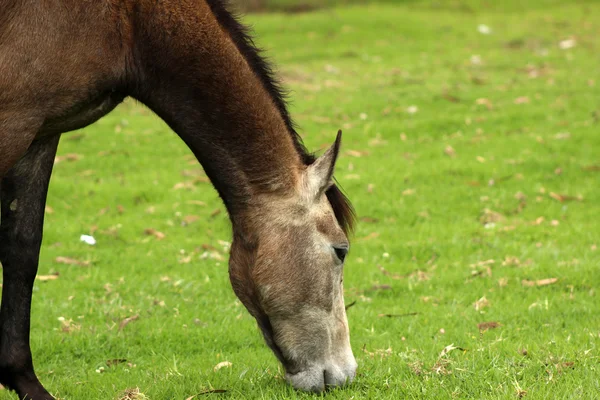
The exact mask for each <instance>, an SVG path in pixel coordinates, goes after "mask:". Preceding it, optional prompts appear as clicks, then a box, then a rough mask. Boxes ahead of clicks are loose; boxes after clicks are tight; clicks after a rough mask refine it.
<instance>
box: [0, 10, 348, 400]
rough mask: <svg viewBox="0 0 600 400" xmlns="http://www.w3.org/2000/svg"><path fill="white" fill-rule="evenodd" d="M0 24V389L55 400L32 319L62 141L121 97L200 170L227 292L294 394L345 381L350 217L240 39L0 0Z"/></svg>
mask: <svg viewBox="0 0 600 400" xmlns="http://www.w3.org/2000/svg"><path fill="white" fill-rule="evenodd" d="M4 3H5V4H3V8H2V9H0V202H1V207H2V208H1V210H2V214H1V220H0V261H1V262H2V266H3V292H2V303H1V309H0V383H2V384H4V385H5V386H8V387H9V388H12V389H14V390H15V391H16V392H17V394H18V395H19V396H20V398H27V399H34V400H38V399H52V396H51V395H50V394H48V392H47V391H46V390H45V389H44V388H43V386H42V385H41V384H40V382H39V381H38V379H37V377H36V376H35V373H34V371H33V363H32V357H31V351H30V348H29V318H30V317H29V315H30V306H31V292H32V287H33V281H34V279H35V275H36V273H37V265H38V260H39V249H40V245H41V239H42V227H43V215H44V204H45V199H46V193H47V189H48V181H49V179H50V175H51V172H52V165H53V161H54V156H55V153H56V148H57V146H58V142H59V138H60V134H61V133H63V132H66V131H69V130H73V129H78V128H81V127H84V126H87V125H89V124H90V123H93V122H94V121H96V120H97V119H99V118H101V117H102V116H103V115H105V114H107V113H108V112H110V111H111V110H112V109H113V108H114V107H116V105H118V104H119V103H120V102H121V101H122V100H123V99H124V98H125V97H127V96H132V97H134V98H136V99H138V100H140V101H141V102H143V103H144V104H146V105H147V106H148V107H150V108H151V109H152V110H153V111H154V112H156V114H157V115H158V116H159V117H161V118H162V119H163V120H165V121H166V122H167V123H168V124H169V125H170V126H171V128H172V129H173V130H174V131H175V132H176V133H177V134H178V135H179V136H180V137H181V139H182V140H183V141H184V142H185V143H186V144H187V145H188V147H189V148H190V149H191V150H192V152H193V153H194V154H195V155H196V157H197V158H198V160H199V161H200V162H201V164H202V166H203V167H204V169H205V171H206V173H207V175H208V176H209V178H210V179H211V181H212V183H213V185H214V186H215V188H216V189H217V191H218V192H219V194H220V196H221V198H222V199H223V202H224V203H225V205H226V207H227V210H228V212H229V215H230V218H231V221H232V226H233V236H234V240H233V244H232V251H231V257H230V278H231V282H232V286H233V289H234V291H235V293H236V295H237V296H238V297H239V298H240V300H241V301H242V302H243V304H244V305H245V306H246V308H247V309H248V311H249V312H250V313H251V314H252V315H253V316H254V317H255V318H256V320H257V322H258V325H259V327H260V328H261V330H262V332H263V335H264V337H265V339H266V342H267V344H269V346H270V347H271V349H272V350H273V351H274V353H275V354H276V356H277V357H278V358H279V360H280V361H281V362H282V363H283V365H284V367H285V368H286V371H287V378H288V380H289V381H290V382H291V383H292V384H293V385H294V386H295V387H297V388H299V389H304V390H313V391H320V390H323V389H324V388H325V387H327V386H338V385H342V384H344V383H346V382H347V381H350V380H352V378H353V377H354V374H355V370H356V362H355V360H354V357H353V355H352V351H351V349H350V343H349V338H348V325H347V320H346V314H345V310H344V306H343V291H342V284H341V280H342V279H341V277H342V267H341V266H342V264H343V259H344V257H345V254H346V252H347V249H348V244H347V239H346V233H347V230H348V229H349V226H350V225H351V221H352V211H351V207H350V205H349V203H348V202H347V201H346V199H345V197H344V196H343V195H342V194H341V192H340V191H339V189H338V188H337V187H336V186H335V185H334V184H333V183H332V173H333V167H334V164H335V160H336V158H337V154H338V151H339V144H340V136H339V135H338V138H337V140H336V143H335V144H334V146H332V148H331V149H330V150H329V151H327V152H326V154H324V155H323V156H322V157H321V158H319V159H317V160H316V161H315V159H314V158H313V157H312V156H311V155H310V154H308V153H307V152H306V150H305V149H304V147H303V146H302V144H301V142H300V140H299V138H298V136H297V134H296V133H295V131H294V128H293V126H292V123H291V120H290V118H289V116H288V114H287V110H286V107H285V103H284V101H283V100H282V96H281V92H280V90H279V89H278V87H277V84H276V82H275V81H274V80H273V78H272V76H271V73H270V69H269V67H268V65H266V64H265V62H264V61H263V59H262V58H261V57H260V56H259V54H258V51H257V50H256V49H255V48H254V46H253V44H252V41H251V39H250V38H249V37H248V36H247V35H246V33H245V31H244V27H243V26H242V25H240V24H239V23H238V22H237V21H236V20H235V19H234V18H233V17H232V16H231V14H230V13H228V12H227V10H226V8H225V7H224V5H223V4H222V3H221V1H219V0H178V1H175V0H173V1H152V0H101V1H81V0H49V1H43V2H38V1H26V0H6V1H5V2H4Z"/></svg>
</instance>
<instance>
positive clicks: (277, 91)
mask: <svg viewBox="0 0 600 400" xmlns="http://www.w3.org/2000/svg"><path fill="white" fill-rule="evenodd" d="M206 3H207V4H208V6H209V7H210V9H211V11H212V13H213V14H214V16H215V18H216V19H217V21H218V22H219V25H221V27H222V28H223V29H224V30H225V31H226V32H227V33H229V36H230V37H231V39H232V40H233V42H234V43H235V45H236V47H237V48H238V50H239V52H240V53H241V54H242V56H243V57H244V58H245V59H246V61H247V62H248V65H250V68H251V69H252V71H254V73H255V74H256V76H258V78H259V79H260V81H261V82H262V84H263V86H264V88H265V89H266V91H267V92H268V93H269V95H270V96H271V98H272V99H273V102H274V103H275V106H276V107H277V109H278V110H279V112H280V114H281V117H282V118H283V120H284V122H285V125H286V127H287V130H288V132H289V134H290V135H291V136H292V140H293V141H294V145H295V147H296V150H297V151H298V154H300V155H301V156H302V160H303V162H304V164H306V165H309V164H312V163H313V162H314V161H315V156H314V155H313V154H312V153H309V152H308V150H307V149H306V147H305V146H304V144H303V143H302V138H301V137H300V135H298V132H296V129H295V125H294V122H293V121H292V118H291V117H290V115H289V112H288V110H287V106H286V94H287V93H286V92H285V91H284V90H283V88H282V86H281V84H280V83H279V81H278V80H277V78H276V77H275V74H274V72H273V68H272V66H271V64H270V63H269V62H268V60H267V59H266V58H265V57H263V56H262V55H261V53H262V50H261V49H259V48H258V47H257V46H256V44H255V43H254V40H253V39H252V35H251V33H250V29H249V28H248V27H246V26H245V25H243V24H241V23H240V22H239V20H238V18H237V16H235V15H234V14H233V13H232V12H231V11H230V7H229V4H228V1H227V0H206ZM326 195H327V199H328V200H329V202H330V203H331V207H332V208H333V211H334V213H335V216H336V218H337V220H338V222H339V224H340V226H341V227H342V229H343V230H344V232H346V234H348V233H350V232H351V231H352V229H353V227H354V221H355V212H354V208H353V207H352V204H351V203H350V201H349V200H348V198H347V197H346V196H345V195H344V193H343V192H342V191H341V189H340V188H339V186H338V185H337V184H336V185H333V186H331V188H329V190H327V192H326Z"/></svg>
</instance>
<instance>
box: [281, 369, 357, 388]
mask: <svg viewBox="0 0 600 400" xmlns="http://www.w3.org/2000/svg"><path fill="white" fill-rule="evenodd" d="M355 376H356V362H354V363H353V364H352V365H349V366H348V367H347V368H345V369H341V368H339V367H337V366H335V365H328V366H326V367H323V366H313V367H311V368H309V369H306V370H304V371H300V372H297V373H295V374H290V373H287V374H286V375H285V379H286V380H287V381H288V383H289V384H290V385H292V386H293V387H294V389H297V390H301V391H304V392H313V393H319V392H323V391H325V390H327V389H332V388H335V387H341V386H345V385H348V384H350V383H352V381H353V380H354V377H355Z"/></svg>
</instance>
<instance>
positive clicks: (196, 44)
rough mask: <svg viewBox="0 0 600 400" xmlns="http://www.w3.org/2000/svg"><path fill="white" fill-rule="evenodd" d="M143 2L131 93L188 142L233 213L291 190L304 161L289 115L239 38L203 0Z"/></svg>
mask: <svg viewBox="0 0 600 400" xmlns="http://www.w3.org/2000/svg"><path fill="white" fill-rule="evenodd" d="M210 1H211V2H214V0H210ZM144 3H146V2H145V1H141V4H142V5H143V4H144ZM147 4H148V6H151V7H152V9H146V10H143V11H141V12H140V11H138V13H137V15H138V16H144V17H143V18H140V17H138V20H136V21H135V22H134V24H133V26H134V32H133V35H134V38H136V39H137V40H136V41H135V45H134V53H133V54H134V55H135V57H134V67H133V68H134V71H136V72H137V74H138V75H139V77H138V82H137V83H136V85H135V89H134V94H133V95H134V97H137V98H138V99H139V100H141V101H142V102H143V103H145V104H146V105H148V106H149V107H150V108H151V109H152V110H153V111H154V112H155V113H156V114H157V115H158V116H160V117H161V118H162V119H164V120H165V121H166V122H167V123H168V124H169V125H170V126H171V128H172V129H173V130H174V131H175V132H176V133H177V134H178V135H179V136H180V137H181V138H182V139H183V141H184V142H185V143H186V144H187V145H188V147H189V148H190V149H191V150H192V152H193V153H194V154H195V155H196V157H197V158H198V160H199V161H200V163H201V164H202V166H203V167H204V170H205V171H206V173H207V175H208V176H209V178H210V179H211V181H212V182H213V184H214V186H215V188H216V189H217V191H218V192H219V194H220V195H221V197H222V198H223V201H224V203H225V205H226V207H227V209H228V211H229V213H230V215H231V216H232V219H234V218H233V217H235V215H236V214H238V213H241V212H244V211H245V210H246V208H247V207H248V206H249V204H252V200H253V198H256V195H257V194H262V193H286V192H289V191H290V190H293V188H294V187H295V185H296V184H297V179H298V176H299V173H300V171H301V169H302V168H303V165H304V164H303V161H302V157H301V155H300V154H299V152H298V147H297V144H296V142H295V140H294V138H293V134H292V132H290V129H291V128H290V126H289V121H288V120H287V117H286V116H285V115H283V114H282V110H281V109H280V107H279V105H278V104H277V100H276V98H275V97H274V96H273V95H272V93H269V91H268V90H267V89H266V88H265V85H264V83H263V81H261V78H260V77H259V75H258V74H257V73H256V72H255V70H253V68H252V67H251V66H250V64H249V62H248V60H247V56H244V55H243V54H242V53H241V52H240V50H239V49H238V46H236V43H235V40H236V39H235V38H232V37H231V33H230V32H228V30H227V29H226V27H223V26H221V25H220V24H219V21H218V20H217V18H216V17H215V15H214V13H213V12H212V10H211V8H210V7H209V5H208V4H207V3H206V2H205V1H199V0H187V1H177V2H175V1H173V2H155V1H148V2H147ZM229 17H230V16H229ZM234 22H235V21H234ZM251 56H252V57H258V55H257V54H256V53H253V54H251ZM281 104H283V103H281ZM234 222H235V221H234Z"/></svg>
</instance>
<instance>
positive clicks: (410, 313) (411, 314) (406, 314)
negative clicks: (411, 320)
mask: <svg viewBox="0 0 600 400" xmlns="http://www.w3.org/2000/svg"><path fill="white" fill-rule="evenodd" d="M415 315H419V313H418V312H409V313H404V314H379V315H377V316H378V317H387V318H402V317H412V316H415Z"/></svg>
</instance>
